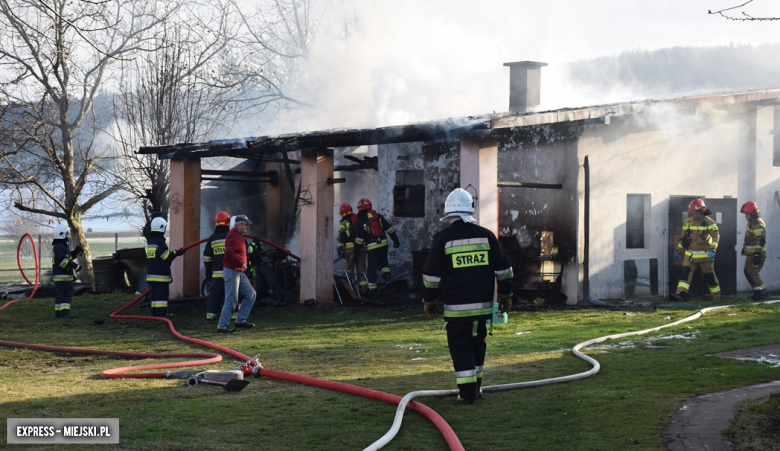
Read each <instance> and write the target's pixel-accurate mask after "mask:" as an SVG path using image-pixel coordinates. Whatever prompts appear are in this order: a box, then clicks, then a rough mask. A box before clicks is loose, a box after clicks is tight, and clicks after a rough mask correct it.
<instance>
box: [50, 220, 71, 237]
mask: <svg viewBox="0 0 780 451" xmlns="http://www.w3.org/2000/svg"><path fill="white" fill-rule="evenodd" d="M69 231H70V229H69V228H68V225H67V224H57V226H56V227H54V239H55V240H62V239H65V238H67V236H68V232H69Z"/></svg>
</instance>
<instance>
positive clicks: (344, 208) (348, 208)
mask: <svg viewBox="0 0 780 451" xmlns="http://www.w3.org/2000/svg"><path fill="white" fill-rule="evenodd" d="M339 214H340V215H341V217H342V218H343V217H344V216H346V215H351V214H352V205H350V204H341V207H339Z"/></svg>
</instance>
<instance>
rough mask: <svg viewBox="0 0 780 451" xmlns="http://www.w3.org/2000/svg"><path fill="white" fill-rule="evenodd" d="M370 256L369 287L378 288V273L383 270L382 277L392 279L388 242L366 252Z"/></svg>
mask: <svg viewBox="0 0 780 451" xmlns="http://www.w3.org/2000/svg"><path fill="white" fill-rule="evenodd" d="M366 254H367V256H368V273H367V274H366V275H367V276H368V287H369V288H371V289H372V290H375V289H376V273H377V271H381V272H382V278H384V279H385V281H388V282H389V281H390V264H389V263H388V262H387V244H385V245H384V246H379V247H377V248H374V249H370V250H368V251H367V252H366Z"/></svg>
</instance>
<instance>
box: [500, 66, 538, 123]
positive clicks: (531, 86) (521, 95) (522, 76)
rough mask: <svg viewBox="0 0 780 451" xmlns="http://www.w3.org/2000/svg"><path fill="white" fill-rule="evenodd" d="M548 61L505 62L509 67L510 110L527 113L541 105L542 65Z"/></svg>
mask: <svg viewBox="0 0 780 451" xmlns="http://www.w3.org/2000/svg"><path fill="white" fill-rule="evenodd" d="M546 65H547V63H538V62H536V61H518V62H516V63H504V66H508V67H509V111H510V112H511V113H525V112H526V111H533V110H534V108H536V107H538V106H539V103H540V97H541V96H540V92H541V84H542V66H546Z"/></svg>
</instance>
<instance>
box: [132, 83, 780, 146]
mask: <svg viewBox="0 0 780 451" xmlns="http://www.w3.org/2000/svg"><path fill="white" fill-rule="evenodd" d="M745 102H760V103H767V104H776V103H778V102H780V89H769V90H756V91H742V92H735V93H720V94H711V95H702V96H691V97H678V98H672V99H664V100H653V99H648V100H643V101H632V102H622V103H615V104H609V105H599V106H591V107H582V108H561V109H558V110H551V111H541V112H526V113H519V114H512V113H502V114H492V115H484V116H469V117H464V118H449V119H443V120H437V121H429V122H422V123H418V124H409V125H400V126H391V127H380V128H367V129H347V130H324V131H314V132H304V133H290V134H285V135H276V136H257V137H249V138H236V139H226V140H224V139H223V140H215V141H208V142H203V143H180V144H174V145H167V146H148V147H141V148H140V149H139V150H138V152H136V153H138V154H157V155H158V156H159V157H160V158H164V159H168V158H208V157H219V156H229V157H239V158H249V157H252V156H261V155H264V154H270V153H278V152H283V153H286V152H290V151H298V150H304V149H320V148H328V147H351V146H366V145H373V144H397V143H405V142H420V141H440V140H446V139H459V138H460V137H462V136H466V135H484V136H489V135H497V134H503V133H505V132H506V131H508V130H511V129H514V128H518V127H532V126H541V125H552V124H564V123H567V124H568V125H590V124H609V123H610V120H611V118H613V117H621V116H630V115H634V114H642V113H647V112H649V111H652V109H653V108H656V107H675V108H679V109H686V108H696V107H697V106H700V105H704V104H708V105H713V106H727V105H734V104H739V103H745Z"/></svg>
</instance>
